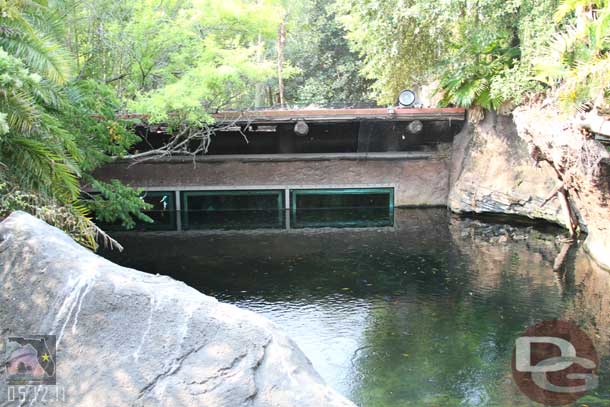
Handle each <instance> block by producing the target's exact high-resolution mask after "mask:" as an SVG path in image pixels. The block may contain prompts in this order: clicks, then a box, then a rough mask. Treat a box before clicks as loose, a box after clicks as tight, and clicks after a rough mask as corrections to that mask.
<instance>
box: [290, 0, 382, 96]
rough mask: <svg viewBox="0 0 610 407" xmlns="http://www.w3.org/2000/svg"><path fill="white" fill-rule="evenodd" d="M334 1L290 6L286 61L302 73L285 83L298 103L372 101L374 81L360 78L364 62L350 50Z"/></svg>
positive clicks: (316, 0)
mask: <svg viewBox="0 0 610 407" xmlns="http://www.w3.org/2000/svg"><path fill="white" fill-rule="evenodd" d="M333 4H334V2H333V1H332V0H310V1H304V2H296V4H293V5H291V6H289V15H290V16H291V19H290V24H289V27H288V46H287V50H286V55H287V58H288V59H289V60H290V61H291V62H292V64H294V65H295V67H296V68H298V70H299V72H298V73H297V74H295V75H294V76H293V78H292V79H291V80H289V81H288V82H287V83H286V87H287V98H288V100H290V101H294V102H297V103H301V104H305V103H318V104H330V103H333V102H345V103H355V102H362V101H366V100H368V99H369V95H368V93H369V87H370V85H371V81H369V80H366V79H364V78H363V77H362V76H361V75H360V70H361V69H362V66H363V64H362V61H361V59H360V58H359V57H358V55H357V54H356V53H354V52H352V51H351V50H350V49H349V45H348V43H347V40H346V39H345V35H346V32H345V30H344V28H343V27H342V26H341V25H340V24H339V22H338V21H337V20H336V14H335V12H334V11H333Z"/></svg>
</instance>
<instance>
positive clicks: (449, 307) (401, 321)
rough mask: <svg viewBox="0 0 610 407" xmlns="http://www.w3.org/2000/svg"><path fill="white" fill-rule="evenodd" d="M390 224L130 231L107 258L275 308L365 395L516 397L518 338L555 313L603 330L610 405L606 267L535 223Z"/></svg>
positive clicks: (333, 375) (440, 215) (417, 220)
mask: <svg viewBox="0 0 610 407" xmlns="http://www.w3.org/2000/svg"><path fill="white" fill-rule="evenodd" d="M392 222H393V226H388V227H374V228H360V229H298V230H281V229H280V230H266V231H265V230H263V231H243V232H239V231H220V232H219V231H217V232H209V233H208V232H196V231H190V232H154V233H153V232H147V233H140V232H138V233H123V234H118V235H117V237H118V238H119V240H120V241H121V242H122V243H123V244H124V245H125V247H126V250H125V252H124V253H123V254H122V255H118V254H116V253H114V254H109V255H108V257H110V258H111V259H113V260H115V261H117V262H119V263H121V264H123V265H127V266H130V267H134V268H138V269H140V270H143V271H147V272H151V273H160V274H169V275H171V276H173V277H175V278H176V279H180V280H183V281H185V282H186V283H188V284H189V285H191V286H193V287H195V288H197V289H198V290H200V291H202V292H204V293H205V294H208V295H212V296H215V297H217V298H219V299H220V300H222V301H226V302H230V303H233V304H236V305H238V306H240V307H242V308H246V309H250V310H253V311H256V312H258V313H260V314H263V315H265V316H266V317H268V318H269V319H271V320H272V321H274V322H276V323H277V324H278V325H279V326H281V327H282V328H283V329H284V330H285V331H286V332H287V333H288V334H289V335H290V336H291V337H292V338H293V339H294V340H295V341H296V342H297V343H298V345H299V346H300V347H301V349H302V350H303V351H304V352H305V353H306V354H307V356H308V357H309V359H310V360H311V361H312V363H313V365H314V366H315V368H316V369H317V370H318V372H320V374H321V375H322V376H323V377H324V379H325V380H326V381H327V382H328V383H329V384H330V385H331V386H333V387H334V388H335V389H337V390H338V391H339V392H341V393H342V394H344V395H345V396H347V397H348V398H350V399H351V400H353V401H354V402H356V403H357V404H358V405H361V406H366V407H381V406H383V407H395V406H516V405H519V406H521V405H537V404H534V403H533V402H529V401H528V400H527V399H526V398H525V397H524V396H522V395H521V393H520V391H519V390H518V389H517V387H516V386H515V385H514V383H513V381H512V376H511V368H510V360H511V354H512V349H513V346H514V340H515V338H516V337H517V336H518V335H519V334H520V333H521V332H523V331H524V330H525V328H527V327H528V326H530V325H532V324H533V323H535V322H539V321H542V320H545V319H555V318H563V319H568V320H574V321H577V322H578V323H579V325H580V326H581V327H582V328H583V329H584V330H585V331H586V332H587V333H588V334H589V336H590V337H591V338H592V339H593V341H594V343H595V345H596V347H597V351H598V353H599V354H600V356H601V359H602V364H601V367H600V370H599V374H600V387H599V388H598V389H597V390H596V391H594V392H592V393H591V394H590V395H589V396H587V398H586V399H582V400H581V402H579V403H578V404H576V405H582V404H583V403H586V404H587V405H589V406H597V405H610V401H607V400H610V366H609V363H610V358H609V355H610V274H608V273H607V272H606V271H603V270H601V269H599V268H597V267H596V266H595V265H594V264H593V263H592V262H591V261H590V260H589V259H588V257H587V256H586V255H585V254H584V253H583V252H582V250H580V249H578V248H576V249H573V250H571V251H570V252H569V254H568V256H567V258H566V260H565V262H564V263H563V264H562V265H561V266H560V267H558V271H553V265H554V262H555V261H556V257H557V255H558V254H559V252H560V250H561V248H562V245H561V244H560V243H559V242H558V241H557V240H556V234H557V231H555V233H544V232H540V231H537V230H534V229H533V228H531V227H511V226H505V225H490V224H485V223H481V222H478V221H470V220H457V219H454V218H451V216H449V215H448V214H447V213H446V211H444V210H397V211H396V212H395V213H394V216H393V220H392Z"/></svg>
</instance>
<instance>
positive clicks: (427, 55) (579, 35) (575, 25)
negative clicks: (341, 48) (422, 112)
mask: <svg viewBox="0 0 610 407" xmlns="http://www.w3.org/2000/svg"><path fill="white" fill-rule="evenodd" d="M336 10H337V11H338V13H339V17H338V18H339V20H340V21H341V22H342V24H343V25H344V27H345V28H346V30H347V32H348V39H349V40H350V44H351V46H352V47H353V48H354V49H355V50H356V51H358V52H360V53H361V55H363V56H364V61H365V66H364V68H363V71H364V73H365V74H366V75H367V76H368V77H369V78H371V79H374V80H375V83H374V85H373V88H374V89H375V95H376V97H377V99H378V100H379V101H380V102H383V103H391V102H392V101H393V98H395V96H396V94H397V93H398V91H399V90H400V89H402V88H405V87H414V86H415V87H416V86H418V85H422V84H427V83H434V82H437V81H438V82H439V83H440V89H439V91H440V92H441V94H442V95H443V99H442V104H444V105H457V106H463V107H472V106H478V107H483V108H486V109H497V108H498V107H499V106H501V105H506V104H519V103H520V102H521V100H522V98H523V96H524V95H525V94H527V93H531V92H533V93H535V92H540V91H542V90H544V87H543V86H541V81H542V84H544V85H546V86H550V87H557V86H558V87H560V91H561V92H560V95H561V97H562V99H563V100H564V101H566V102H567V104H569V105H570V106H574V105H578V104H580V103H582V102H585V101H591V100H599V99H600V98H603V95H604V94H605V93H606V92H607V86H608V83H610V69H609V64H608V56H607V54H608V42H609V38H610V35H609V31H608V27H609V26H610V16H609V14H608V1H607V0H564V1H563V2H561V3H559V2H558V1H557V0H536V1H534V0H511V1H501V0H477V1H469V0H455V1H449V2H429V1H424V0H401V1H400V2H398V3H389V2H383V1H375V0H337V6H336ZM553 17H555V19H553ZM554 21H557V22H558V24H556V23H554ZM549 44H550V45H549ZM545 47H546V51H545V52H543V50H544V49H545ZM541 53H542V54H543V55H542V56H541Z"/></svg>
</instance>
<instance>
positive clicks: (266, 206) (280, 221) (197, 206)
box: [181, 190, 285, 230]
mask: <svg viewBox="0 0 610 407" xmlns="http://www.w3.org/2000/svg"><path fill="white" fill-rule="evenodd" d="M181 202H182V226H183V229H185V230H188V229H191V230H192V229H203V230H205V229H276V228H284V227H285V217H284V205H285V203H284V191H283V190H252V191H249V190H242V191H184V192H182V193H181Z"/></svg>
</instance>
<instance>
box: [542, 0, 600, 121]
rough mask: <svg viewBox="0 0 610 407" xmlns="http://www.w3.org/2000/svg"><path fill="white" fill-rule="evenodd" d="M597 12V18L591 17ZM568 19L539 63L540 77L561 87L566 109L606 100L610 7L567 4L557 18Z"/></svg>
mask: <svg viewBox="0 0 610 407" xmlns="http://www.w3.org/2000/svg"><path fill="white" fill-rule="evenodd" d="M593 9H595V16H591V12H592V10H593ZM577 10H581V12H583V10H584V14H581V15H575V16H574V17H573V18H570V19H568V22H569V23H570V24H568V25H566V26H565V28H563V29H562V30H560V31H558V32H557V33H556V34H555V35H554V38H553V39H552V41H550V43H549V45H548V46H547V47H546V48H545V49H544V51H543V52H542V53H541V55H540V56H539V57H538V58H537V60H536V72H537V78H538V79H539V80H540V81H542V82H544V83H545V84H547V85H548V86H550V87H553V88H555V87H556V88H558V91H559V97H560V99H561V100H562V102H563V105H564V107H565V108H566V109H570V107H573V106H579V105H581V104H583V103H587V102H592V101H593V102H596V103H598V104H600V103H604V100H605V101H607V100H608V99H607V97H608V95H607V92H608V89H609V84H610V55H609V52H610V6H609V5H608V2H607V1H597V2H595V1H590V2H583V1H566V2H564V3H563V4H562V7H561V8H560V9H559V11H558V12H557V14H556V16H557V17H558V18H562V17H564V16H566V15H570V14H571V13H573V12H575V11H577Z"/></svg>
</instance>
